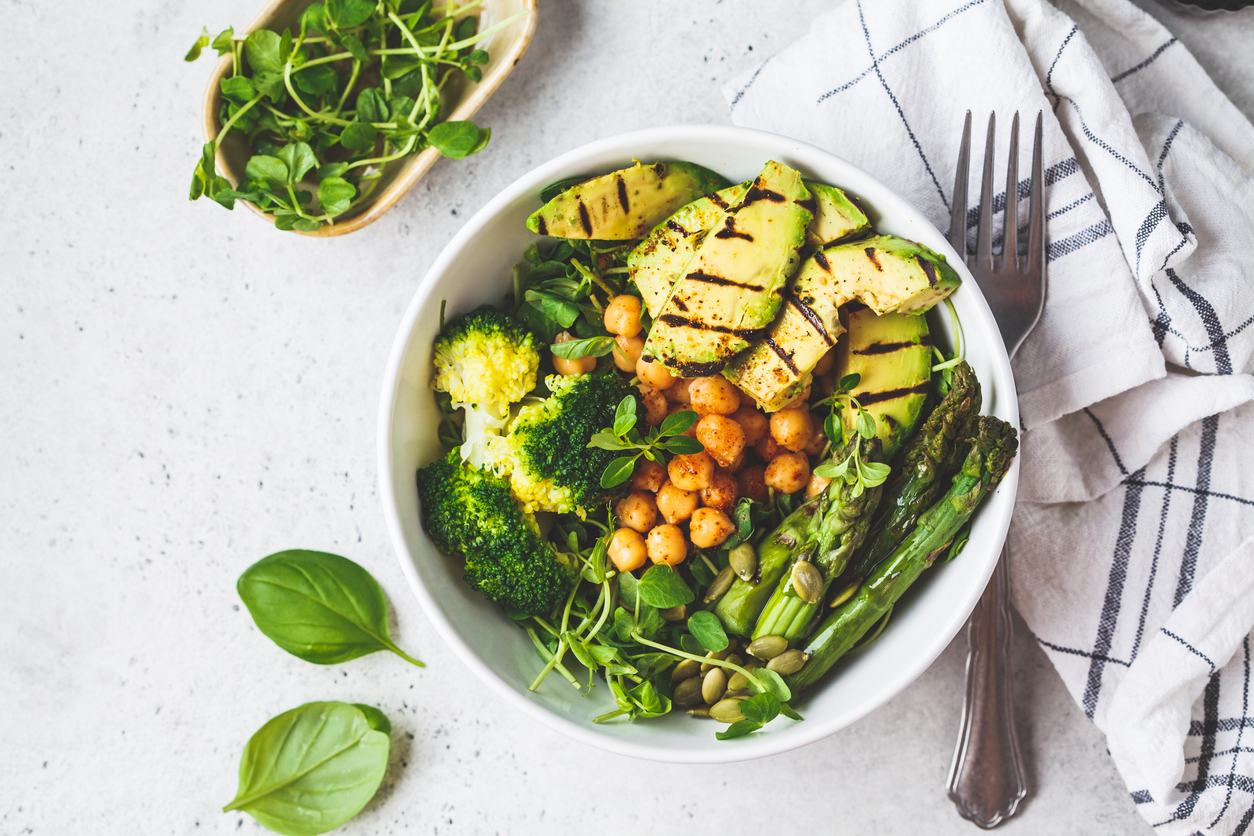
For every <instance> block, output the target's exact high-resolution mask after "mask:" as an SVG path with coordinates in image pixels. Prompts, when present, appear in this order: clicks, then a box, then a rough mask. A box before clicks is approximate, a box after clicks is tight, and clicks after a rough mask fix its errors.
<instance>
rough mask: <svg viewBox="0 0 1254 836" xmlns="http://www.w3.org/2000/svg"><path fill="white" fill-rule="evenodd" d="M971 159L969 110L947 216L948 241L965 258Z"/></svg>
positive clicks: (964, 259) (963, 124)
mask: <svg viewBox="0 0 1254 836" xmlns="http://www.w3.org/2000/svg"><path fill="white" fill-rule="evenodd" d="M970 160H971V111H969V110H968V111H967V118H966V120H965V121H964V122H963V123H962V142H961V143H960V144H959V146H958V168H957V172H956V173H955V174H954V199H953V211H952V212H951V213H950V216H949V243H950V244H951V245H952V246H953V248H954V249H955V250H957V251H958V257H959V258H961V259H962V260H963V261H964V262H965V261H966V260H967V174H968V171H967V170H968V166H969V163H970Z"/></svg>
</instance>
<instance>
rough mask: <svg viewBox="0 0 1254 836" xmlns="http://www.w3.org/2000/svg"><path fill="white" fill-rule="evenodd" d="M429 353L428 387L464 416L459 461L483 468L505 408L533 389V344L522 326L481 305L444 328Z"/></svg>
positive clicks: (532, 336) (535, 361) (535, 351)
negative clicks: (446, 397)
mask: <svg viewBox="0 0 1254 836" xmlns="http://www.w3.org/2000/svg"><path fill="white" fill-rule="evenodd" d="M434 351H435V380H434V381H433V382H432V386H433V387H434V388H435V389H436V390H437V391H440V392H447V393H448V394H449V397H450V398H451V399H452V401H453V406H454V408H457V409H463V410H465V423H464V424H463V436H462V437H463V439H464V443H463V444H462V447H461V455H462V458H463V459H466V460H468V461H470V462H471V463H472V464H474V465H475V466H477V467H482V466H483V462H484V453H485V450H486V443H487V441H488V439H489V438H491V437H493V436H496V435H499V434H500V431H501V428H502V427H504V426H505V422H506V420H507V419H508V418H509V407H510V404H514V403H517V402H518V401H521V400H522V399H523V397H524V396H525V395H526V394H527V393H528V392H530V391H531V390H532V389H534V388H535V387H536V373H537V371H538V369H539V368H540V351H539V347H538V340H537V339H536V336H535V334H533V333H532V332H531V330H530V329H529V328H527V326H526V325H524V324H522V323H521V322H519V321H518V320H516V319H514V318H513V317H512V316H510V315H509V314H507V313H505V312H504V311H501V310H498V309H497V308H494V307H492V306H491V305H484V306H482V307H479V308H475V309H474V310H473V311H471V312H470V313H467V314H464V315H462V316H460V317H458V318H457V319H455V320H453V321H452V322H450V323H449V324H448V325H446V326H445V327H444V330H443V331H441V332H440V335H439V336H438V337H436V340H435V345H434Z"/></svg>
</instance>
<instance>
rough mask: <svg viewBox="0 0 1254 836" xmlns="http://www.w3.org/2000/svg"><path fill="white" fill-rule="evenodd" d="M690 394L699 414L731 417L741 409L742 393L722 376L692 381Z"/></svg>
mask: <svg viewBox="0 0 1254 836" xmlns="http://www.w3.org/2000/svg"><path fill="white" fill-rule="evenodd" d="M689 394H690V395H691V396H692V406H693V408H694V409H696V410H697V412H701V413H705V414H708V413H711V412H716V413H718V414H719V415H731V414H732V413H733V412H735V411H736V410H737V409H739V408H740V391H739V390H738V389H737V388H736V386H735V384H733V383H732V382H731V381H730V380H728V379H727V378H725V377H723V376H721V375H714V376H712V377H698V378H697V379H695V380H694V381H692V385H691V387H690V388H689Z"/></svg>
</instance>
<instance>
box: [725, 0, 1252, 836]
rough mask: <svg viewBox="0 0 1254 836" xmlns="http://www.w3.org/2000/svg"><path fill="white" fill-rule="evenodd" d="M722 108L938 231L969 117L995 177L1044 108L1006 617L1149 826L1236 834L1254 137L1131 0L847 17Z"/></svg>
mask: <svg viewBox="0 0 1254 836" xmlns="http://www.w3.org/2000/svg"><path fill="white" fill-rule="evenodd" d="M724 93H725V95H726V97H727V100H728V103H729V105H730V107H731V113H732V119H733V121H734V122H735V123H736V124H738V125H744V126H748V127H754V128H761V129H765V130H771V131H775V132H777V133H781V134H786V135H789V136H793V137H796V138H798V139H802V140H805V141H807V142H811V143H813V144H815V145H819V146H821V147H824V148H827V149H829V150H831V151H832V152H834V153H836V154H838V155H840V156H842V157H845V158H846V159H849V160H851V161H853V162H854V163H856V164H858V165H860V166H862V167H863V168H865V169H867V170H868V171H870V172H871V173H873V174H875V175H876V176H878V177H879V178H880V179H882V180H883V181H885V182H886V183H888V185H890V186H892V187H893V188H894V189H896V190H897V191H898V192H900V193H901V194H902V195H903V196H904V197H906V198H907V199H909V200H910V201H911V202H912V203H914V204H915V205H916V206H918V207H919V208H921V209H922V210H923V211H924V212H925V213H926V214H927V215H928V217H929V218H930V219H931V220H932V221H933V223H935V224H936V225H937V226H938V227H939V228H941V229H945V228H947V227H948V224H949V207H950V204H949V200H950V197H951V184H952V180H953V171H954V167H955V165H956V162H957V152H958V144H959V139H960V131H961V120H962V115H963V112H964V111H965V110H967V109H970V110H971V111H972V113H973V114H974V123H975V125H976V126H977V129H976V130H974V131H973V133H974V135H975V136H976V137H980V136H982V135H983V134H982V131H981V130H979V128H980V127H982V125H983V121H982V120H983V118H984V117H983V114H987V113H988V112H990V111H995V112H996V113H997V115H998V123H999V125H1000V126H1001V130H1000V131H999V137H998V141H999V148H998V159H999V160H1005V159H1006V156H1005V154H1006V149H1007V146H1008V143H1009V139H1008V136H1007V134H1008V131H1007V130H1006V127H1007V126H1009V124H1010V118H1009V117H1010V116H1011V114H1012V113H1013V112H1014V111H1016V110H1017V111H1019V112H1020V113H1021V114H1024V115H1025V116H1028V117H1029V121H1028V124H1031V122H1030V117H1031V116H1034V115H1035V113H1036V111H1037V110H1044V112H1045V130H1044V139H1045V144H1044V161H1045V177H1046V182H1047V185H1048V188H1047V192H1046V210H1047V212H1048V227H1047V233H1046V235H1047V241H1048V281H1049V286H1048V293H1047V300H1046V308H1045V313H1044V316H1043V317H1042V319H1041V322H1040V324H1039V325H1038V326H1037V328H1036V330H1035V331H1034V332H1033V333H1032V335H1031V336H1030V337H1028V339H1027V341H1026V342H1025V343H1024V345H1023V347H1022V348H1021V350H1020V352H1019V355H1018V357H1017V358H1016V362H1015V365H1014V368H1015V377H1016V381H1017V383H1018V386H1019V405H1020V410H1021V413H1022V423H1023V428H1024V432H1023V438H1022V440H1023V447H1022V455H1023V467H1022V476H1021V482H1020V488H1019V503H1020V504H1019V505H1018V507H1017V509H1016V516H1015V519H1014V522H1013V524H1012V529H1011V537H1010V543H1011V556H1010V559H1011V572H1012V590H1013V598H1014V603H1015V605H1016V607H1017V609H1018V610H1019V612H1020V613H1021V614H1022V615H1023V617H1024V619H1025V621H1026V622H1027V624H1028V626H1029V628H1030V629H1031V630H1032V632H1033V634H1034V635H1035V637H1036V639H1037V641H1038V642H1039V643H1040V645H1041V646H1042V647H1043V648H1044V649H1045V651H1046V653H1047V654H1048V655H1049V656H1050V658H1051V659H1052V661H1053V662H1054V665H1055V666H1056V668H1057V670H1058V672H1059V673H1060V674H1061V676H1062V677H1063V680H1064V681H1065V682H1066V685H1067V687H1068V688H1069V690H1070V691H1071V693H1072V694H1073V696H1074V697H1075V699H1076V701H1077V702H1078V703H1079V704H1080V705H1081V706H1082V707H1083V709H1084V711H1085V713H1086V714H1087V716H1088V717H1090V718H1091V719H1092V720H1093V722H1094V723H1096V724H1097V725H1098V727H1099V728H1101V729H1102V730H1103V731H1104V732H1105V733H1106V734H1107V735H1108V738H1109V743H1110V751H1111V755H1112V756H1113V758H1114V759H1115V762H1116V764H1117V766H1118V768H1119V769H1120V771H1121V773H1122V774H1123V776H1124V777H1125V779H1126V781H1127V784H1128V789H1129V791H1130V793H1131V795H1132V799H1133V801H1134V802H1135V803H1136V805H1137V808H1138V810H1139V811H1140V812H1141V813H1142V814H1143V815H1144V816H1145V818H1146V819H1147V821H1149V822H1150V823H1151V824H1153V825H1155V826H1156V827H1157V828H1158V830H1159V832H1160V833H1165V834H1193V833H1199V832H1200V833H1206V834H1220V833H1223V834H1227V833H1235V832H1244V831H1245V829H1246V828H1247V827H1248V825H1249V824H1250V822H1251V820H1252V819H1254V706H1251V705H1250V697H1251V694H1250V688H1249V685H1250V665H1251V649H1250V644H1251V642H1250V632H1251V629H1252V628H1254V537H1252V536H1251V535H1254V444H1252V443H1251V442H1254V429H1251V428H1254V377H1251V374H1250V373H1251V371H1254V127H1252V126H1251V124H1250V122H1249V120H1248V119H1246V118H1245V117H1244V116H1242V115H1241V113H1240V112H1239V111H1237V110H1236V108H1235V107H1234V106H1233V105H1232V103H1231V102H1230V101H1229V100H1228V99H1227V98H1226V97H1225V96H1224V95H1223V94H1222V93H1221V92H1220V91H1219V90H1218V89H1217V88H1216V87H1215V85H1214V84H1213V83H1212V82H1211V80H1210V79H1209V78H1208V77H1207V76H1206V74H1205V72H1204V71H1203V70H1202V69H1201V67H1200V66H1199V65H1198V64H1197V62H1196V61H1195V60H1194V59H1193V57H1192V56H1191V55H1190V54H1189V53H1188V52H1187V51H1186V50H1185V49H1184V47H1183V46H1182V45H1181V44H1180V43H1179V42H1178V41H1177V40H1176V39H1175V38H1174V37H1172V36H1171V34H1170V33H1169V32H1167V31H1166V30H1164V29H1163V27H1162V26H1161V25H1160V24H1158V23H1157V22H1156V21H1155V20H1154V19H1153V18H1151V17H1150V16H1149V15H1147V14H1146V13H1144V12H1143V11H1141V10H1140V9H1138V8H1136V7H1135V6H1133V5H1132V4H1131V3H1130V2H1128V0H1059V5H1058V6H1055V5H1050V4H1049V3H1048V2H1046V0H874V2H870V0H847V2H844V3H842V4H840V5H838V6H837V7H836V8H835V9H834V10H833V11H831V12H829V13H827V14H825V15H824V16H822V17H820V18H819V19H817V20H816V21H815V23H814V25H813V27H812V30H811V32H810V33H809V34H808V35H807V36H806V37H804V38H802V39H801V40H800V41H798V42H797V43H795V44H793V45H791V46H789V47H788V48H786V49H785V50H783V51H782V52H781V53H779V54H777V55H775V56H773V57H771V58H769V59H767V60H766V61H764V62H763V63H762V64H760V65H759V66H757V67H756V68H754V69H753V70H751V71H749V72H747V73H746V74H744V75H743V76H742V77H740V78H738V79H736V80H735V81H733V82H732V83H731V84H729V85H728V86H727V88H726V89H725V90H724ZM1024 139H1025V140H1026V139H1027V134H1026V133H1025V135H1024ZM981 145H982V143H980V142H979V141H978V139H977V141H976V142H975V144H974V148H973V154H974V155H975V156H976V159H979V155H980V154H982V147H981ZM1021 159H1022V158H1021ZM1000 165H1001V164H1000V163H999V167H1000ZM973 168H975V169H978V168H979V166H978V165H976V166H973ZM1023 169H1024V170H1023V171H1022V172H1021V174H1020V177H1021V178H1023V177H1025V175H1026V166H1023ZM973 177H978V174H975V175H973ZM978 185H979V184H978V182H974V183H973V184H972V187H971V193H972V194H976V193H977V192H976V189H978ZM1026 196H1027V183H1026V180H1025V179H1024V180H1021V182H1020V183H1019V184H1017V189H1016V199H1018V200H1021V201H1024V202H1025V203H1026ZM1004 200H1005V194H1004V193H1003V194H1001V195H999V196H998V197H997V202H998V204H999V205H1000V204H1001V203H1002V202H1004ZM1026 212H1027V208H1026V205H1023V204H1021V205H1020V217H1021V218H1024V217H1026ZM974 217H975V216H974V213H971V214H970V215H969V220H970V221H972V222H974ZM969 232H971V233H972V234H973V227H972V228H971V229H970V230H969ZM995 234H996V232H995Z"/></svg>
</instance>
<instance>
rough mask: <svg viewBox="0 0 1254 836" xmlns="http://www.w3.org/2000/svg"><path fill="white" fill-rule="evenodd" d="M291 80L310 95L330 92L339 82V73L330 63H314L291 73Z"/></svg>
mask: <svg viewBox="0 0 1254 836" xmlns="http://www.w3.org/2000/svg"><path fill="white" fill-rule="evenodd" d="M292 81H293V82H294V83H295V84H296V86H297V87H298V88H300V90H301V91H302V92H305V93H308V94H309V95H311V96H321V95H322V94H323V93H330V92H331V91H332V90H334V89H335V88H336V86H337V85H338V84H339V83H340V75H339V73H337V72H336V71H335V68H334V67H332V66H331V65H330V64H315V65H314V66H312V67H307V68H305V69H303V70H301V71H300V72H296V73H292Z"/></svg>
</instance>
